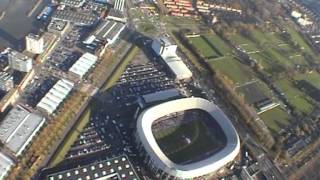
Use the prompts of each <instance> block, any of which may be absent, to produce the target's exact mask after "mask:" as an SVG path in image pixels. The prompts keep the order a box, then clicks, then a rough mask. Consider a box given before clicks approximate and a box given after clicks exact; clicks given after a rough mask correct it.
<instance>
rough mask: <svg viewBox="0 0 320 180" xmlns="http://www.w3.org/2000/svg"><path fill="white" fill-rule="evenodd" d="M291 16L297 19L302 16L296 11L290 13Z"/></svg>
mask: <svg viewBox="0 0 320 180" xmlns="http://www.w3.org/2000/svg"><path fill="white" fill-rule="evenodd" d="M291 16H292V17H294V18H297V19H298V18H301V17H302V14H301V13H300V12H298V11H292V12H291Z"/></svg>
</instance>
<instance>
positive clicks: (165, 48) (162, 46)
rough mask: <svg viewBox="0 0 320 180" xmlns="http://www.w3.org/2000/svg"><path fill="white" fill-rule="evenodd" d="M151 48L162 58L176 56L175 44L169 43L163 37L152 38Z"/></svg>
mask: <svg viewBox="0 0 320 180" xmlns="http://www.w3.org/2000/svg"><path fill="white" fill-rule="evenodd" d="M152 49H153V51H154V52H155V53H156V54H157V55H158V56H161V57H162V58H166V57H171V56H177V55H176V51H177V45H175V44H171V42H170V41H169V40H168V39H165V38H159V39H155V40H153V42H152Z"/></svg>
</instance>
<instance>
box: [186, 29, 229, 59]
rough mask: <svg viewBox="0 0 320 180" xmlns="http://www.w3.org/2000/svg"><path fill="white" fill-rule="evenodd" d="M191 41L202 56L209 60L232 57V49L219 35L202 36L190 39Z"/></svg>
mask: <svg viewBox="0 0 320 180" xmlns="http://www.w3.org/2000/svg"><path fill="white" fill-rule="evenodd" d="M189 40H190V42H191V44H192V45H193V46H194V47H195V48H196V49H197V50H198V51H199V52H200V54H201V55H202V56H203V57H205V58H207V59H214V58H217V57H221V56H230V55H232V48H231V47H229V46H228V45H227V44H226V43H225V42H224V41H223V40H222V39H221V38H220V37H219V36H217V35H213V34H201V35H200V36H198V37H190V38H189Z"/></svg>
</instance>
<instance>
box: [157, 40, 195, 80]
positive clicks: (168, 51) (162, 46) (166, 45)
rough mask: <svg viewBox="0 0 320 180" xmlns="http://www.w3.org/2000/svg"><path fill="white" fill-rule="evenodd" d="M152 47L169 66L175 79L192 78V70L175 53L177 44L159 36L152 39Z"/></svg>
mask: <svg viewBox="0 0 320 180" xmlns="http://www.w3.org/2000/svg"><path fill="white" fill-rule="evenodd" d="M152 49H153V51H154V52H155V53H156V54H157V55H158V56H160V57H161V58H162V60H163V61H164V62H165V63H166V65H167V66H168V67H169V68H170V70H171V72H172V73H173V74H174V76H175V78H176V80H178V81H187V80H190V79H191V78H192V72H191V71H190V69H189V68H188V67H187V65H186V64H185V63H184V62H183V61H182V59H181V58H180V57H179V56H178V55H177V54H176V51H177V45H175V44H171V43H170V41H169V40H168V39H165V38H159V39H154V40H153V42H152Z"/></svg>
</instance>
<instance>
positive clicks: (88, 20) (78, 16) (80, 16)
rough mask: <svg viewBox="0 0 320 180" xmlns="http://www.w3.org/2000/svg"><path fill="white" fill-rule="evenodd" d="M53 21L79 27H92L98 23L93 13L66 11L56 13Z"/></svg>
mask: <svg viewBox="0 0 320 180" xmlns="http://www.w3.org/2000/svg"><path fill="white" fill-rule="evenodd" d="M52 19H53V20H63V21H68V22H71V23H74V24H75V25H78V26H90V25H93V24H94V23H96V22H97V20H98V17H97V16H96V15H94V14H92V13H84V12H77V11H72V10H68V9H64V10H57V11H55V12H54V13H53V15H52Z"/></svg>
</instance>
